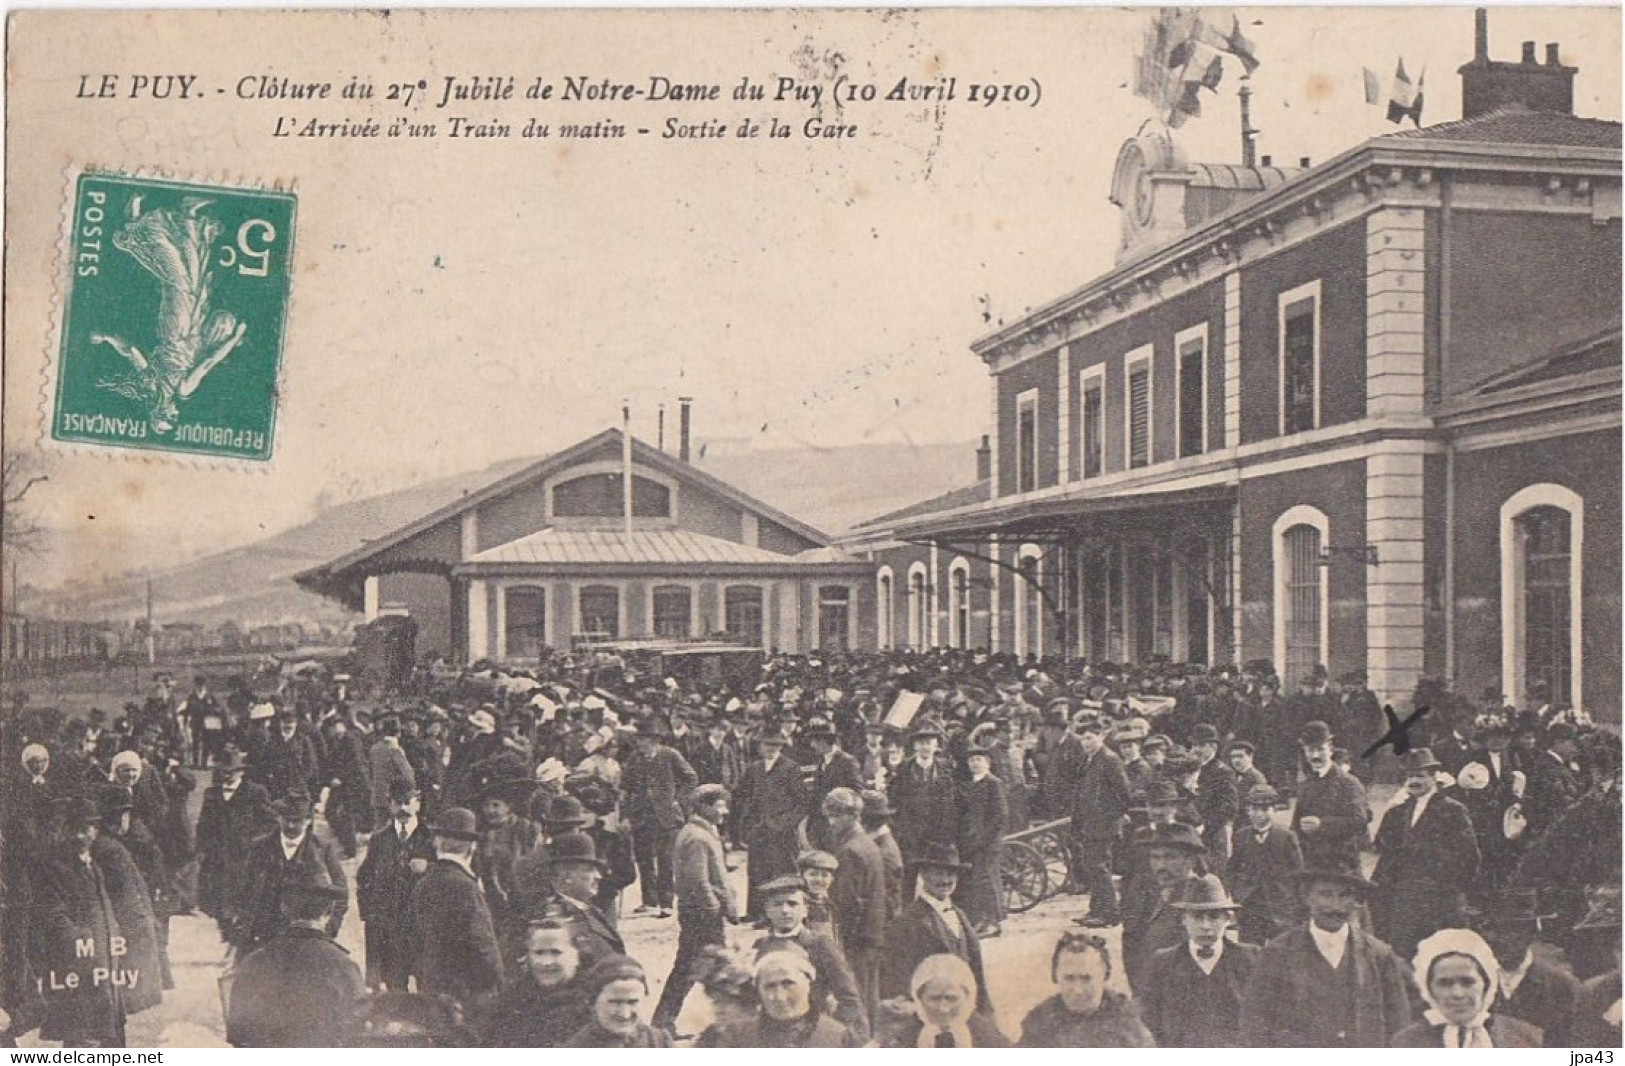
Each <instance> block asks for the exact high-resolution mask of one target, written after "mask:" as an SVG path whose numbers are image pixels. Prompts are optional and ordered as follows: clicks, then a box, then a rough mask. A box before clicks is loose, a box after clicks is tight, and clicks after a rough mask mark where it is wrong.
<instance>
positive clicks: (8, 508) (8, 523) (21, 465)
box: [0, 448, 51, 556]
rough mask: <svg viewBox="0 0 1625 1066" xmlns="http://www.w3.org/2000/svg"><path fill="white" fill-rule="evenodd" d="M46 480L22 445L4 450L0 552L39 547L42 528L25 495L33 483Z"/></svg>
mask: <svg viewBox="0 0 1625 1066" xmlns="http://www.w3.org/2000/svg"><path fill="white" fill-rule="evenodd" d="M49 480H51V479H50V477H49V476H48V475H46V474H45V473H43V472H42V470H41V464H40V459H39V456H38V455H37V454H36V453H34V452H33V451H30V450H28V449H23V448H7V449H6V451H5V455H4V458H3V462H0V551H3V553H4V554H5V555H7V556H12V555H13V553H23V554H26V553H29V552H32V551H35V550H36V549H37V548H38V546H39V541H40V538H41V536H43V534H44V532H45V527H44V526H43V525H41V523H40V520H39V513H38V511H37V510H36V509H35V508H34V507H33V506H32V505H31V504H29V503H28V502H27V496H28V494H29V491H30V490H31V489H33V488H34V486H36V485H40V484H43V483H44V482H47V481H49Z"/></svg>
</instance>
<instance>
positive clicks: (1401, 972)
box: [1241, 923, 1411, 1048]
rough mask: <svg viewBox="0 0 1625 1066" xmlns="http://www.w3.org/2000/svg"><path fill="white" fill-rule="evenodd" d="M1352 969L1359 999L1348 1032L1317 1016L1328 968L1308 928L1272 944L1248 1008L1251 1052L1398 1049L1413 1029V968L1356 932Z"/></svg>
mask: <svg viewBox="0 0 1625 1066" xmlns="http://www.w3.org/2000/svg"><path fill="white" fill-rule="evenodd" d="M1343 963H1344V965H1352V966H1353V967H1354V973H1353V1000H1352V1002H1351V1003H1349V1004H1347V1012H1346V1014H1345V1017H1346V1019H1347V1026H1348V1028H1347V1029H1345V1030H1343V1032H1344V1034H1345V1036H1344V1038H1343V1040H1342V1041H1341V1042H1340V1041H1338V1040H1337V1039H1336V1032H1337V1031H1336V1030H1334V1029H1332V1028H1331V1027H1330V1026H1329V1024H1328V1023H1327V1022H1326V1020H1325V1019H1320V1018H1317V1017H1316V1012H1315V1010H1314V1008H1313V1006H1312V1003H1313V993H1315V992H1317V991H1320V988H1319V986H1317V985H1316V982H1317V981H1319V980H1320V975H1321V974H1322V972H1323V971H1324V970H1325V968H1326V963H1325V960H1323V959H1322V958H1321V957H1320V951H1319V949H1318V948H1316V947H1315V942H1314V938H1313V937H1312V936H1311V935H1310V933H1309V926H1308V924H1307V923H1306V924H1304V925H1302V926H1299V927H1298V928H1296V929H1291V930H1288V931H1287V932H1285V933H1282V934H1281V935H1280V936H1278V937H1276V938H1275V939H1274V940H1272V941H1270V942H1269V943H1268V944H1265V945H1264V947H1263V948H1262V949H1261V950H1260V951H1259V954H1258V965H1257V966H1256V967H1254V969H1253V979H1252V981H1251V982H1249V983H1248V985H1247V994H1246V997H1245V999H1244V1000H1243V1002H1242V1007H1241V1043H1242V1046H1243V1047H1266V1048H1267V1047H1333V1046H1339V1044H1341V1046H1346V1047H1363V1048H1370V1047H1392V1046H1393V1042H1394V1038H1395V1036H1397V1035H1398V1034H1399V1032H1400V1030H1402V1029H1404V1028H1405V1027H1406V1026H1407V1025H1409V1024H1410V1023H1411V998H1410V997H1411V992H1410V977H1409V967H1408V966H1407V965H1406V964H1405V963H1403V962H1401V961H1400V959H1399V956H1397V955H1395V954H1394V953H1393V951H1392V950H1390V949H1389V947H1388V945H1386V944H1384V943H1383V942H1382V941H1380V940H1378V939H1377V938H1376V937H1374V936H1371V935H1370V934H1369V933H1365V932H1362V931H1361V930H1359V929H1355V928H1352V927H1351V928H1350V929H1349V943H1348V947H1347V949H1346V951H1345V953H1344V958H1343Z"/></svg>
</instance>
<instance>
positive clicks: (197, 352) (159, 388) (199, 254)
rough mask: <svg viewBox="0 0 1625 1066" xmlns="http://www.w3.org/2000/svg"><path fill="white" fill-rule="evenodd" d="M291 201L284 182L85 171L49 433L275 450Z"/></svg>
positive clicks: (211, 450) (206, 450)
mask: <svg viewBox="0 0 1625 1066" xmlns="http://www.w3.org/2000/svg"><path fill="white" fill-rule="evenodd" d="M295 206H296V203H295V196H294V194H293V193H292V192H289V191H284V190H272V189H257V188H232V187H225V186H216V185H199V184H189V183H184V182H177V181H166V180H158V179H152V178H144V177H130V176H125V175H119V174H104V173H86V174H82V175H81V176H80V177H79V179H78V181H77V182H76V183H75V187H74V195H73V232H72V243H71V246H70V248H69V259H70V264H69V271H68V275H69V276H68V279H67V281H66V285H67V290H66V294H65V301H64V305H63V312H62V340H61V348H60V350H59V352H58V355H57V366H56V368H55V370H56V373H55V378H56V387H55V395H54V400H53V407H52V411H51V437H52V439H54V440H57V441H62V442H67V443H74V444H90V445H99V446H106V447H110V448H134V449H142V450H148V451H161V452H181V453H189V454H194V455H206V456H211V457H214V458H219V459H242V460H251V461H266V460H269V459H270V458H271V455H272V448H273V442H274V435H275V429H276V418H277V398H278V393H279V385H280V381H279V378H280V374H281V367H282V345H283V337H284V332H285V328H286V320H287V311H288V295H289V279H290V270H291V266H292V257H293V237H294V214H295Z"/></svg>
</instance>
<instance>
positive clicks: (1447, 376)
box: [844, 15, 1621, 721]
mask: <svg viewBox="0 0 1625 1066" xmlns="http://www.w3.org/2000/svg"><path fill="white" fill-rule="evenodd" d="M1475 43H1476V47H1475V49H1474V55H1473V58H1472V59H1471V60H1470V61H1469V62H1467V63H1466V64H1465V65H1464V66H1463V67H1462V68H1461V70H1460V75H1461V79H1462V89H1463V100H1464V107H1463V114H1462V115H1461V117H1460V118H1459V119H1457V120H1453V121H1448V122H1444V123H1442V124H1437V125H1432V126H1426V127H1422V128H1420V129H1406V130H1404V131H1403V132H1397V133H1394V134H1391V135H1388V136H1383V137H1378V138H1375V139H1372V140H1368V141H1365V142H1364V143H1361V144H1358V145H1356V146H1354V147H1352V148H1350V149H1349V150H1348V151H1346V152H1344V153H1342V154H1341V155H1339V156H1337V157H1335V158H1333V159H1330V160H1327V161H1325V162H1322V163H1319V164H1316V165H1309V161H1307V160H1304V161H1301V162H1302V163H1303V164H1304V165H1302V166H1297V167H1282V166H1276V165H1272V162H1271V160H1270V159H1269V158H1268V157H1264V158H1262V159H1260V160H1258V161H1257V162H1256V164H1255V165H1249V166H1242V165H1233V164H1229V165H1227V164H1204V163H1200V162H1195V161H1192V160H1189V159H1187V158H1186V156H1185V154H1184V152H1183V151H1182V149H1181V147H1180V145H1179V142H1178V139H1177V134H1175V133H1174V132H1172V131H1170V130H1169V129H1167V128H1166V127H1164V126H1160V125H1148V126H1146V127H1145V128H1143V129H1142V130H1141V131H1140V133H1139V134H1138V135H1137V136H1135V137H1133V138H1131V139H1130V140H1129V141H1127V142H1126V143H1125V144H1124V145H1123V146H1122V149H1121V151H1120V153H1119V156H1118V159H1117V164H1116V168H1115V173H1114V175H1113V178H1112V184H1111V190H1110V196H1111V199H1112V201H1113V203H1114V204H1116V205H1117V207H1118V208H1119V209H1120V211H1121V219H1122V237H1121V245H1120V251H1119V256H1118V264H1117V266H1116V267H1115V268H1114V269H1112V270H1111V271H1109V272H1107V273H1106V274H1104V275H1102V276H1100V277H1097V278H1094V279H1092V280H1090V281H1088V282H1086V283H1085V284H1083V285H1081V286H1079V287H1077V288H1075V289H1073V290H1072V291H1070V292H1067V293H1065V294H1063V295H1060V296H1058V297H1057V298H1055V299H1054V300H1052V301H1051V302H1049V303H1048V304H1046V305H1044V306H1042V307H1039V308H1037V309H1036V310H1034V311H1032V312H1030V313H1028V314H1027V315H1025V316H1024V317H1023V318H1021V319H1020V320H1019V321H1016V322H1014V323H1012V324H1010V325H1008V326H1006V327H1004V328H1001V329H999V330H997V331H996V332H994V333H991V334H989V335H987V336H984V337H982V338H981V339H980V340H978V341H976V342H975V343H974V344H973V345H972V347H973V350H974V351H975V353H976V355H977V356H978V357H980V358H981V360H982V361H983V362H984V363H985V364H986V366H987V368H988V371H989V372H990V374H991V376H992V388H991V390H990V408H989V411H988V419H989V425H990V428H991V429H992V432H991V434H990V436H989V440H988V442H987V445H986V449H985V451H984V453H983V457H982V461H981V464H980V465H981V467H982V468H981V469H980V470H978V471H977V472H976V476H975V477H974V478H972V477H967V479H966V484H965V486H964V487H963V488H962V489H960V490H957V491H955V492H953V493H950V494H948V495H946V496H943V497H940V498H938V499H935V500H928V501H923V502H921V503H919V504H917V505H914V506H911V507H908V508H905V509H903V510H900V511H897V512H894V513H892V514H888V515H884V516H881V517H877V518H875V519H872V520H870V521H868V522H865V523H863V524H862V525H860V526H859V527H858V528H857V529H856V530H855V531H853V533H852V534H851V535H850V536H849V537H848V538H847V539H846V540H845V541H844V546H845V547H846V549H847V550H848V551H851V552H853V553H856V554H861V555H863V556H864V557H866V558H869V559H870V560H871V561H872V562H873V563H874V564H875V567H876V574H875V577H874V579H873V580H874V587H875V603H876V614H875V632H876V639H877V641H878V643H879V644H880V645H881V646H882V647H902V646H914V647H925V646H931V645H939V644H951V645H957V646H963V647H988V648H991V649H993V650H996V651H1004V652H1012V651H1013V652H1015V653H1016V654H1018V655H1021V656H1027V655H1039V656H1043V655H1054V654H1060V655H1068V656H1084V657H1087V658H1089V659H1092V660H1097V661H1100V660H1107V661H1112V662H1135V663H1143V662H1147V661H1151V660H1155V659H1166V660H1169V661H1173V662H1180V661H1188V662H1200V663H1220V662H1234V663H1238V664H1240V663H1246V662H1248V661H1251V660H1257V659H1267V660H1269V661H1270V662H1271V663H1272V664H1273V665H1274V667H1275V669H1276V670H1277V671H1278V672H1280V674H1281V675H1282V678H1283V680H1284V682H1285V684H1286V686H1287V688H1288V690H1289V691H1290V690H1291V689H1292V687H1293V686H1294V685H1295V684H1296V683H1297V682H1299V681H1300V680H1302V679H1304V678H1305V677H1307V676H1309V675H1310V673H1311V672H1313V671H1314V669H1315V667H1316V666H1317V665H1322V664H1323V665H1324V666H1325V667H1326V668H1327V669H1328V671H1329V672H1330V674H1331V675H1332V676H1333V677H1336V676H1338V675H1340V674H1344V673H1348V672H1363V673H1364V674H1365V675H1366V677H1367V679H1368V681H1369V684H1370V685H1371V687H1372V688H1373V690H1375V692H1376V693H1377V694H1378V696H1379V697H1380V698H1382V699H1384V700H1391V701H1394V702H1396V704H1397V703H1401V702H1403V701H1404V700H1405V699H1406V698H1407V697H1408V695H1409V694H1410V692H1411V690H1412V689H1413V688H1414V686H1415V684H1416V681H1417V679H1418V678H1419V677H1421V676H1423V675H1428V676H1434V677H1440V678H1447V679H1450V680H1452V681H1453V683H1454V687H1455V688H1456V690H1457V691H1460V692H1463V693H1466V694H1468V695H1470V696H1472V697H1477V696H1478V695H1479V694H1480V693H1481V692H1483V691H1485V690H1486V689H1493V690H1495V691H1497V692H1502V693H1505V694H1506V696H1507V698H1508V699H1509V700H1513V701H1516V702H1518V703H1519V704H1522V703H1523V702H1524V701H1525V699H1526V698H1528V696H1529V695H1530V694H1531V693H1541V692H1543V693H1544V695H1545V697H1546V699H1549V700H1550V701H1551V702H1553V703H1554V704H1572V705H1580V706H1584V707H1586V708H1587V709H1590V710H1592V711H1593V713H1595V714H1597V715H1598V716H1599V717H1606V718H1608V719H1610V720H1616V721H1617V715H1618V714H1619V706H1620V698H1621V693H1620V639H1621V634H1620V544H1621V539H1620V538H1621V531H1620V507H1621V501H1620V467H1621V463H1620V456H1621V451H1620V448H1621V440H1620V370H1621V363H1620V312H1621V306H1620V261H1621V241H1620V236H1621V218H1620V216H1621V206H1620V125H1619V124H1618V123H1615V122H1605V121H1599V120H1594V119H1589V118H1584V117H1580V116H1577V115H1575V114H1574V113H1573V104H1572V101H1573V98H1574V94H1573V86H1574V79H1575V77H1576V75H1577V74H1578V72H1577V71H1576V70H1575V69H1574V68H1572V67H1566V66H1564V65H1562V63H1561V62H1560V59H1559V53H1558V47H1557V45H1555V44H1554V45H1550V46H1548V47H1547V50H1546V53H1545V57H1544V59H1542V58H1541V57H1539V56H1538V55H1537V53H1536V46H1535V44H1534V43H1528V44H1525V45H1524V48H1523V55H1522V58H1521V60H1519V61H1500V60H1492V59H1491V58H1490V57H1489V47H1488V34H1487V28H1486V25H1485V22H1484V20H1483V17H1482V15H1481V16H1480V21H1479V25H1478V34H1477V39H1476V42H1475ZM967 459H968V457H967ZM969 465H970V464H969V462H968V461H967V475H968V474H970V469H969Z"/></svg>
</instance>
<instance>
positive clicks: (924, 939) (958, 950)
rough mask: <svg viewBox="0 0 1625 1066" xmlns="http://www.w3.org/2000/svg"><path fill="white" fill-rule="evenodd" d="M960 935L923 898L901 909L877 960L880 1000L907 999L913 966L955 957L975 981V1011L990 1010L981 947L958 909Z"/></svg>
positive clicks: (912, 975) (972, 928)
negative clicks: (967, 969)
mask: <svg viewBox="0 0 1625 1066" xmlns="http://www.w3.org/2000/svg"><path fill="white" fill-rule="evenodd" d="M954 910H955V912H956V913H957V914H958V916H959V924H960V927H961V928H962V929H963V930H964V935H963V936H956V935H955V934H954V933H953V932H952V931H951V930H949V928H948V923H946V922H944V921H943V920H942V916H941V915H939V914H938V913H937V912H936V909H935V908H933V907H932V906H931V904H929V903H927V902H926V901H925V900H923V899H917V900H915V901H914V902H913V903H910V904H909V905H908V906H906V907H904V908H903V910H902V912H901V913H899V914H898V915H897V918H896V920H895V921H893V922H892V924H891V927H890V928H889V929H887V930H886V947H885V951H884V953H883V954H882V955H881V958H880V998H882V999H894V998H896V997H898V996H901V997H903V998H905V999H907V998H910V990H909V981H910V980H911V979H912V978H913V977H914V970H915V967H917V966H919V965H920V963H921V962H922V961H924V960H925V959H926V958H928V957H929V956H932V955H958V956H959V957H960V958H961V959H964V960H965V963H966V965H968V966H969V967H970V971H971V973H972V974H973V975H974V976H975V978H976V1009H977V1010H979V1011H992V1009H993V1000H992V998H991V997H990V996H989V995H988V991H987V978H986V976H985V975H984V973H983V971H982V946H981V944H979V943H978V942H977V940H976V931H975V929H976V927H975V926H974V925H972V924H971V920H970V916H969V915H967V914H966V913H965V912H964V911H962V910H960V909H959V908H958V907H955V908H954Z"/></svg>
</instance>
